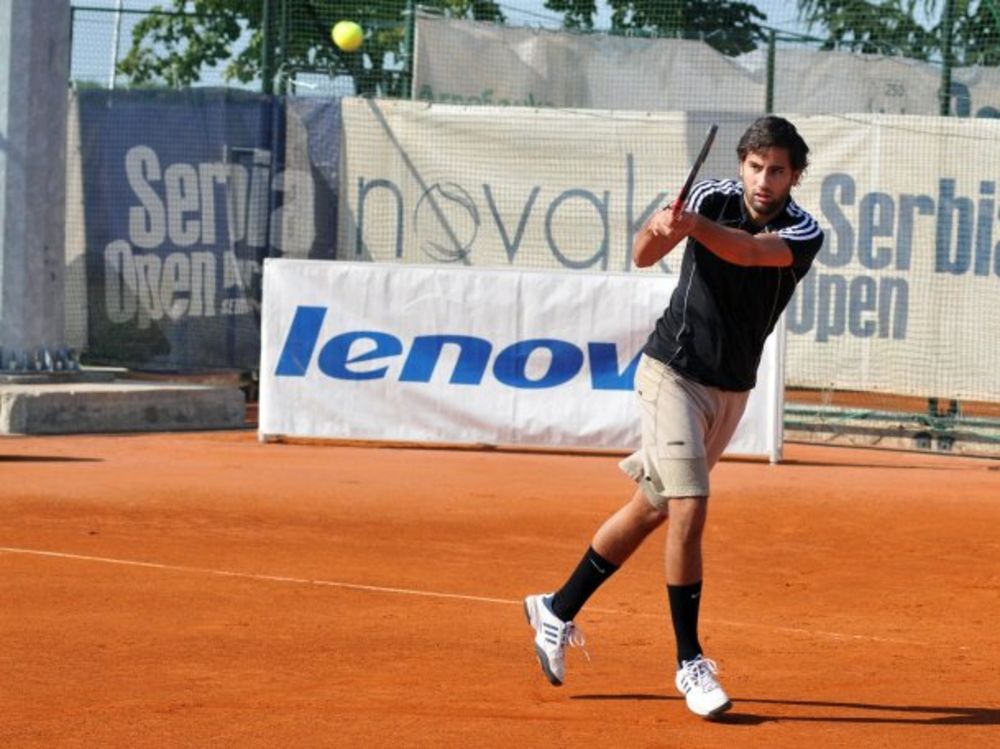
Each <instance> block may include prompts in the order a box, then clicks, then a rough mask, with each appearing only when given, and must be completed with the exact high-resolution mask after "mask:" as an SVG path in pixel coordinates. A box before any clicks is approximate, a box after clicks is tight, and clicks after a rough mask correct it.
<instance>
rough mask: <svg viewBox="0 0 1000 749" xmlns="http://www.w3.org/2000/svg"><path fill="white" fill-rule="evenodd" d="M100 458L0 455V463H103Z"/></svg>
mask: <svg viewBox="0 0 1000 749" xmlns="http://www.w3.org/2000/svg"><path fill="white" fill-rule="evenodd" d="M103 462H104V460H103V459H102V458H74V457H73V456H71V455H0V463H103Z"/></svg>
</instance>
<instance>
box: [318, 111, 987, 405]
mask: <svg viewBox="0 0 1000 749" xmlns="http://www.w3.org/2000/svg"><path fill="white" fill-rule="evenodd" d="M793 119H794V121H795V123H796V124H797V125H798V127H799V130H800V131H801V132H802V134H803V135H804V137H805V139H806V141H807V142H808V143H809V145H810V147H811V148H812V153H811V156H810V158H811V165H810V168H809V170H808V171H807V173H806V174H805V177H804V179H803V181H802V184H801V185H800V186H799V187H798V188H797V189H796V191H795V196H796V200H797V201H798V202H799V203H800V204H801V205H803V206H804V207H805V208H806V209H807V210H809V211H810V212H812V213H813V215H814V216H816V218H817V220H819V222H820V224H821V225H822V226H823V228H824V230H825V231H826V243H825V245H824V248H823V251H822V252H821V253H820V255H819V257H818V259H817V262H816V263H815V265H814V267H813V270H812V271H811V272H810V273H809V275H808V276H806V278H805V280H804V282H803V284H802V286H800V289H799V292H798V293H797V294H796V298H795V299H794V300H793V303H792V307H791V311H790V316H789V337H788V370H787V373H788V383H789V385H793V386H801V387H809V388H833V389H844V390H875V391H883V392H892V393H900V394H910V395H916V396H922V397H930V396H937V397H951V398H960V399H963V400H985V401H1000V377H998V376H997V372H1000V316H997V315H995V314H993V313H992V310H993V309H994V308H995V307H996V306H997V303H998V302H1000V227H997V214H998V201H997V180H998V176H1000V149H997V148H995V147H994V144H995V143H996V142H997V141H998V139H1000V122H998V121H996V120H993V119H979V118H974V119H965V120H961V119H953V118H942V117H901V116H892V115H883V116H879V115H858V116H855V117H850V118H848V117H843V116H841V117H824V116H811V117H810V116H801V117H793ZM343 121H344V127H345V134H344V137H345V141H344V142H345V148H344V151H343V154H344V161H343V176H344V180H343V182H342V185H343V190H342V201H341V206H340V227H339V230H340V234H339V237H340V242H339V246H338V253H337V255H338V257H339V258H345V259H371V260H379V261H389V262H392V261H399V260H402V261H405V262H410V263H426V262H428V261H434V260H436V261H438V262H454V263H464V264H467V265H474V266H501V267H502V266H508V267H511V266H512V267H520V268H565V269H592V270H613V271H631V270H633V268H632V264H631V244H632V237H633V235H634V233H635V231H637V230H638V228H639V227H640V226H641V225H642V223H643V222H644V221H645V220H646V218H647V217H648V216H649V215H650V213H651V212H652V211H654V210H656V209H657V208H658V207H659V206H661V205H663V204H664V202H665V199H666V197H667V195H668V192H669V191H670V190H671V189H676V186H677V185H679V184H680V183H681V182H682V181H683V179H684V176H685V174H686V172H687V168H688V164H689V163H690V161H691V159H692V158H693V156H694V153H695V152H696V151H697V149H698V147H699V146H700V144H701V141H702V138H703V136H704V131H705V121H704V119H703V116H688V115H684V114H680V113H666V112H665V113H636V112H614V113H609V112H583V111H576V110H570V111H560V110H546V109H524V108H513V107H512V108H508V109H499V108H496V107H454V106H447V105H432V106H431V105H426V104H421V103H415V102H380V101H373V100H362V99H345V100H344V103H343ZM744 127H745V123H744V122H725V123H724V124H723V127H722V129H721V130H720V133H719V138H718V140H717V142H716V146H715V148H714V149H713V151H712V155H711V157H710V159H709V162H708V164H706V166H705V168H704V170H703V172H702V174H703V176H715V177H732V176H735V175H736V173H737V162H736V156H735V153H734V151H735V143H736V141H737V140H738V138H739V136H740V135H741V134H742V132H743V129H744ZM680 257H681V253H680V252H676V253H673V254H671V255H670V256H668V258H667V259H666V260H665V262H664V263H663V264H662V265H661V268H660V269H661V270H662V271H664V272H666V273H672V272H676V270H677V268H678V263H679V261H680Z"/></svg>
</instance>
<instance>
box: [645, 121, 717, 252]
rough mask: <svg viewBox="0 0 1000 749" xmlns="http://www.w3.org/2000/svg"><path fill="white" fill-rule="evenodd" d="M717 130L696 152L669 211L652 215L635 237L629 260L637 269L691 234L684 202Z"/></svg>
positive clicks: (690, 223) (710, 147) (714, 129)
mask: <svg viewBox="0 0 1000 749" xmlns="http://www.w3.org/2000/svg"><path fill="white" fill-rule="evenodd" d="M718 130H719V126H718V125H716V124H714V123H713V124H712V125H711V126H710V127H709V128H708V133H707V134H706V136H705V142H704V143H703V144H702V146H701V151H699V152H698V157H697V158H696V159H695V160H694V164H692V165H691V171H690V172H688V176H687V179H686V180H685V181H684V186H683V187H681V191H680V192H679V193H677V197H676V198H674V202H673V203H671V204H670V206H669V208H667V209H664V210H662V211H660V212H658V213H654V214H653V216H652V217H650V219H649V221H648V222H647V224H646V226H645V227H644V228H643V230H642V231H641V232H639V233H638V234H637V235H636V238H635V242H634V244H633V247H632V258H633V260H634V261H635V264H636V265H637V266H639V267H640V268H645V267H648V266H650V265H652V264H653V263H655V262H657V261H659V260H660V259H661V258H663V257H664V256H665V255H666V254H667V253H668V252H670V251H671V250H672V249H673V248H674V247H675V246H676V245H677V244H678V243H679V242H680V241H681V240H683V239H684V238H685V237H686V236H687V234H688V232H689V231H691V226H692V221H693V217H692V216H688V215H687V214H685V213H684V203H685V202H686V201H687V199H688V195H689V194H690V193H691V188H692V187H693V186H694V181H695V180H696V179H697V178H698V172H699V171H700V170H701V167H702V165H703V164H704V163H705V159H706V158H708V152H709V151H710V150H712V143H713V142H714V141H715V134H716V133H717V132H718Z"/></svg>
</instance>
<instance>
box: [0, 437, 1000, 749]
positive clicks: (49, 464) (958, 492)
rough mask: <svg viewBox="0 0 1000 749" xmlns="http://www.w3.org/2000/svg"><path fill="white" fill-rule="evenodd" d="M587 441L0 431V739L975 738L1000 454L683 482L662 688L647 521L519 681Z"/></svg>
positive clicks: (611, 466)
mask: <svg viewBox="0 0 1000 749" xmlns="http://www.w3.org/2000/svg"><path fill="white" fill-rule="evenodd" d="M617 459H618V456H614V455H567V454H551V453H538V452H523V451H522V452H504V451H473V450H445V449H441V450H436V449H400V448H386V447H381V448H378V447H366V446H334V445H317V444H268V445H263V444H259V443H258V442H257V440H256V436H255V435H254V434H253V433H252V432H249V431H247V432H227V433H198V434H168V435H147V436H81V437H47V438H23V439H22V438H6V439H3V440H0V476H2V480H0V600H2V612H3V613H2V616H0V702H2V709H0V746H2V747H5V748H8V749H9V748H10V747H365V748H366V749H372V748H374V747H503V748H504V749H511V748H512V747H562V746H566V747H691V748H692V749H695V748H696V749H710V748H711V747H725V749H735V748H737V747H769V748H778V747H796V748H807V747H852V748H857V747H905V748H906V749H920V748H922V747H998V746H1000V623H998V622H1000V470H998V469H1000V462H998V461H995V460H993V461H991V460H984V459H972V458H964V457H957V456H953V457H952V456H926V455H918V454H911V453H900V452H885V451H877V450H855V449H847V448H835V447H818V446H804V445H786V459H787V462H785V463H784V464H782V465H779V466H768V465H766V464H763V463H756V462H749V461H733V460H726V461H723V462H722V463H721V464H720V465H719V466H718V467H717V468H716V470H715V472H714V473H713V476H712V481H713V489H714V496H713V497H712V499H711V505H710V511H709V523H708V529H707V535H706V555H707V574H706V583H705V591H704V601H703V604H702V644H703V645H704V646H705V648H706V653H707V654H708V655H709V656H710V657H712V658H714V659H715V660H716V661H717V662H718V663H719V666H720V669H721V671H720V678H721V680H722V682H723V684H724V685H725V686H726V688H727V690H728V692H729V694H730V696H731V697H732V698H733V702H734V706H733V709H732V711H731V712H729V713H728V714H727V715H726V716H725V717H724V719H723V720H719V721H716V722H705V721H702V720H700V719H699V718H697V717H695V716H694V715H692V714H690V713H689V712H688V711H687V709H686V708H685V706H684V703H683V701H682V699H681V698H680V697H679V695H678V694H676V693H675V691H674V687H673V665H672V659H673V636H672V632H671V629H670V626H669V617H668V612H667V604H666V595H665V592H664V574H663V570H662V543H663V538H664V531H663V529H661V530H660V531H658V532H657V534H656V535H655V536H653V537H651V538H650V540H649V541H648V542H647V544H646V546H644V547H643V548H642V549H640V551H639V552H638V553H637V554H636V555H635V556H634V557H633V558H632V560H630V562H629V563H628V564H627V565H626V566H625V567H624V568H623V569H622V570H621V571H620V572H618V573H617V575H616V576H615V577H614V578H612V579H611V580H610V581H609V583H608V584H607V585H606V586H605V587H604V588H602V589H601V590H599V591H598V592H597V594H596V595H595V596H594V598H593V599H591V601H590V604H589V605H588V608H586V609H584V611H583V612H582V613H581V615H580V616H579V617H578V619H577V623H578V625H579V627H580V628H581V629H582V630H583V631H584V633H585V635H586V638H587V643H586V648H587V651H588V652H589V655H590V660H589V661H588V660H587V658H586V656H585V655H584V653H583V652H582V651H580V650H578V649H573V650H570V651H569V652H568V656H567V663H568V667H567V683H566V684H565V686H563V687H560V688H554V687H551V686H549V684H548V683H547V682H546V681H545V679H544V678H543V676H542V674H541V671H540V670H539V668H538V667H537V665H536V661H535V656H534V653H533V648H532V631H531V630H530V629H529V627H528V625H527V624H526V622H525V620H524V616H523V613H522V608H521V599H522V597H523V596H524V595H525V594H527V593H533V592H541V591H546V590H551V589H552V588H554V587H557V586H558V584H560V583H561V582H562V580H563V578H564V577H565V575H566V574H568V572H569V571H570V570H571V569H572V567H573V566H574V565H575V564H576V563H577V561H578V560H579V559H580V557H581V555H582V554H583V551H584V550H585V548H586V545H587V543H588V542H589V540H590V537H591V534H592V533H593V531H594V529H595V528H596V527H597V525H598V524H599V523H600V522H601V521H602V520H603V519H604V517H605V516H606V515H607V514H608V513H610V512H611V511H612V510H614V509H615V508H616V507H617V506H618V505H619V504H620V503H621V502H622V501H624V500H625V499H626V498H627V497H628V495H629V493H630V491H631V487H630V484H629V481H628V479H626V478H625V477H624V476H623V475H622V474H620V473H619V471H618V470H617V468H616V465H615V464H616V461H617Z"/></svg>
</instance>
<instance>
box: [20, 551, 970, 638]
mask: <svg viewBox="0 0 1000 749" xmlns="http://www.w3.org/2000/svg"><path fill="white" fill-rule="evenodd" d="M0 554H23V555H26V556H35V557H49V558H54V559H69V560H73V561H76V562H96V563H100V564H116V565H120V566H122V567H142V568H145V569H153V570H166V571H169V572H187V573H191V574H199V575H215V576H216V577H235V578H240V579H243V580H260V581H262V582H273V583H292V584H294V585H317V586H323V587H328V588H344V589H346V590H363V591H369V592H373V593H393V594H397V595H407V596H423V597H425V598H445V599H452V600H459V601H474V602H478V603H498V604H503V605H506V606H521V605H522V601H521V600H511V599H509V598H490V597H488V596H472V595H466V594H464V593H442V592H439V591H433V590H414V589H412V588H392V587H387V586H384V585H361V584H359V583H345V582H339V581H336V580H315V579H311V578H306V577H287V576H283V575H262V574H258V573H255V572H235V571H232V570H213V569H209V568H207V567H186V566H183V565H178V564H161V563H159V562H140V561H138V560H135V559H113V558H111V557H95V556H89V555H86V554H69V553H66V552H61V551H43V550H41V549H23V548H17V547H10V546H0ZM587 610H588V611H590V612H591V613H595V614H612V615H618V614H622V615H626V616H639V617H650V618H657V619H661V618H663V615H662V614H645V613H632V614H629V613H628V612H625V611H621V610H614V609H600V608H594V607H588V609H587ZM703 621H704V622H705V623H707V624H717V625H722V626H727V627H734V628H737V629H767V630H770V631H772V632H783V633H787V634H799V635H808V636H812V637H822V638H829V639H834V640H864V641H869V642H884V643H893V644H900V645H921V646H925V647H929V646H930V645H931V643H929V642H920V641H917V640H902V639H897V638H893V637H877V636H874V635H851V634H844V633H842V632H826V631H822V630H813V629H803V628H801V627H778V626H774V625H770V624H757V623H750V622H735V621H728V620H722V619H715V620H713V619H704V620H703ZM958 649H959V650H966V649H967V648H964V647H959V648H958Z"/></svg>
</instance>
